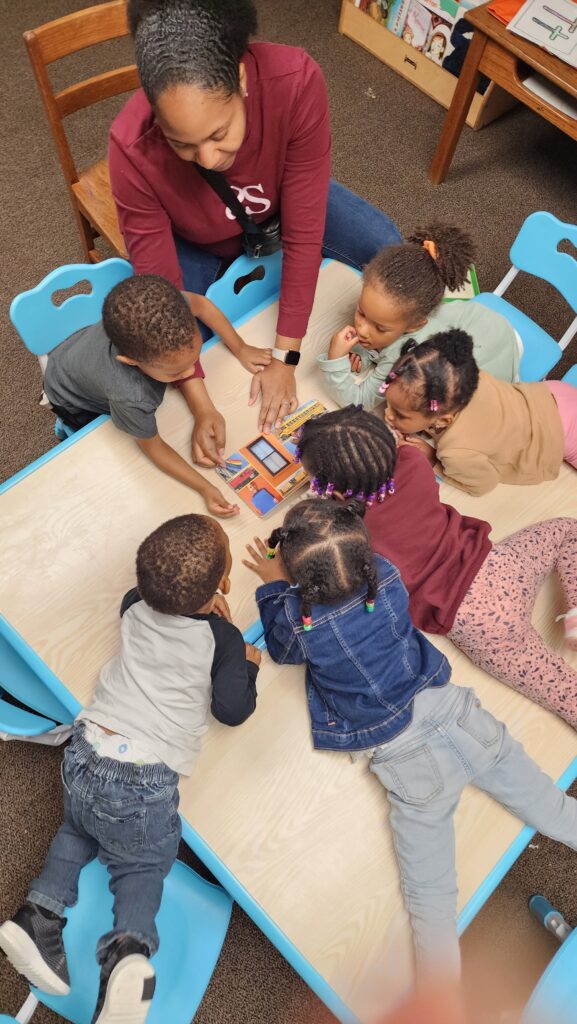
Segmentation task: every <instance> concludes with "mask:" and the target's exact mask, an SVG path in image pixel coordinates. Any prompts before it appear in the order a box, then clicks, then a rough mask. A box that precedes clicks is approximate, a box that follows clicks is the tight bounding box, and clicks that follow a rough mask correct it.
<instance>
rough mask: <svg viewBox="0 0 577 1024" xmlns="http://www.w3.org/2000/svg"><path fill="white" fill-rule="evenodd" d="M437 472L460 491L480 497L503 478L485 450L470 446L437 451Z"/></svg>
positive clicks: (492, 488)
mask: <svg viewBox="0 0 577 1024" xmlns="http://www.w3.org/2000/svg"><path fill="white" fill-rule="evenodd" d="M434 468H435V472H436V473H438V474H439V476H441V477H442V478H443V480H444V481H445V483H448V484H452V485H453V487H458V488H459V490H460V491H466V492H467V494H473V495H475V496H476V497H479V496H480V495H481V494H488V493H489V491H492V490H494V489H495V487H496V486H497V484H498V483H500V482H501V478H500V476H499V474H498V472H497V470H496V469H495V467H494V465H493V463H492V462H490V461H489V459H488V458H487V456H486V455H484V454H483V452H476V451H472V450H470V449H468V448H451V449H450V450H446V451H443V452H442V453H441V455H439V452H438V451H437V462H436V463H435V467H434Z"/></svg>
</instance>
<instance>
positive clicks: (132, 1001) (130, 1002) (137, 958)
mask: <svg viewBox="0 0 577 1024" xmlns="http://www.w3.org/2000/svg"><path fill="white" fill-rule="evenodd" d="M147 982H148V984H147ZM153 995H154V967H153V966H152V964H151V963H150V960H148V959H147V958H146V957H145V956H142V955H141V954H140V953H132V954H131V955H130V956H125V957H124V958H123V959H122V960H121V961H120V962H119V963H117V965H116V967H115V968H114V970H113V971H112V974H111V975H110V978H109V979H108V985H107V988H106V996H105V999H104V1004H103V1006H102V1009H101V1011H100V1013H99V1015H98V1017H97V1018H96V1020H95V1021H94V1024H144V1021H145V1020H146V1018H147V1016H148V1011H149V1009H150V1004H151V1001H152V996H153Z"/></svg>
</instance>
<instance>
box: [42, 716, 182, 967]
mask: <svg viewBox="0 0 577 1024" xmlns="http://www.w3.org/2000/svg"><path fill="white" fill-rule="evenodd" d="M83 733H84V730H83V727H82V725H81V724H77V725H76V726H75V728H74V733H73V737H72V742H71V744H70V746H69V747H68V748H67V750H66V752H65V754H64V761H63V763H62V782H63V790H64V824H63V825H62V826H61V828H60V829H59V830H58V832H57V833H56V835H55V837H54V839H53V841H52V844H51V846H50V849H49V851H48V856H47V858H46V861H45V862H44V867H43V868H42V871H41V873H40V875H39V877H38V878H36V879H35V880H34V881H33V882H32V884H31V886H30V892H29V893H28V899H29V900H30V901H31V902H32V903H37V904H38V905H39V906H41V907H45V908H46V909H47V910H51V911H53V912H54V913H56V914H60V916H63V915H64V912H65V910H66V907H72V906H74V904H75V903H76V901H77V899H78V879H79V876H80V872H81V870H82V868H83V867H84V866H85V865H86V864H88V863H89V862H90V861H91V860H93V859H94V858H95V857H98V859H99V860H100V861H102V863H103V864H105V865H106V867H107V868H108V871H109V873H110V891H111V892H112V893H113V895H114V927H113V929H112V931H110V932H107V934H106V935H103V936H102V937H101V938H100V939H99V941H98V946H97V949H96V959H97V960H98V963H102V962H103V961H104V960H105V959H106V954H107V950H108V948H109V946H110V945H111V943H112V942H114V940H115V939H117V938H118V937H119V936H120V935H127V934H128V935H132V936H133V937H134V938H135V939H137V940H138V941H139V942H142V943H144V945H145V946H147V947H148V950H149V954H150V956H152V955H153V954H154V953H155V952H156V950H157V949H158V933H157V931H156V926H155V923H154V921H155V918H156V915H157V913H158V909H159V907H160V901H161V899H162V889H163V883H164V879H165V877H166V875H167V874H168V872H169V871H170V869H171V867H172V865H173V864H174V861H175V859H176V854H177V851H178V844H179V841H180V832H181V825H180V818H179V816H178V810H177V809H178V788H177V787H178V775H177V773H176V772H173V771H172V770H171V769H170V768H167V766H166V765H165V764H145V765H140V766H139V765H136V764H132V763H129V762H121V761H115V760H113V759H112V758H109V757H98V755H97V754H96V753H95V752H94V748H93V747H92V746H91V745H90V744H89V743H87V742H86V740H85V739H84V735H83Z"/></svg>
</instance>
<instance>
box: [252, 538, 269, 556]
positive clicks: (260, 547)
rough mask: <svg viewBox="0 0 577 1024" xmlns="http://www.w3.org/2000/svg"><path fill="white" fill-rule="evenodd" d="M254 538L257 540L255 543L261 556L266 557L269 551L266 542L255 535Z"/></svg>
mask: <svg viewBox="0 0 577 1024" xmlns="http://www.w3.org/2000/svg"><path fill="white" fill-rule="evenodd" d="M253 539H254V542H255V544H256V546H257V550H258V552H259V555H260V557H261V558H266V555H267V551H268V548H267V546H266V544H264V543H263V542H262V540H261V539H260V537H254V538H253Z"/></svg>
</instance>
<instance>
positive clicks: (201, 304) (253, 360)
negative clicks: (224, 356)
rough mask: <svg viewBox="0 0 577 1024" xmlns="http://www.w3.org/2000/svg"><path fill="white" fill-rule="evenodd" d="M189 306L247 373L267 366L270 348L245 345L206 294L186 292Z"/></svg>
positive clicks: (255, 371)
mask: <svg viewBox="0 0 577 1024" xmlns="http://www.w3.org/2000/svg"><path fill="white" fill-rule="evenodd" d="M186 296H187V298H188V302H189V305H190V308H191V310H192V312H193V313H194V315H195V316H196V317H198V319H199V320H202V322H203V324H206V326H207V327H210V330H211V331H212V332H213V334H217V335H218V336H219V338H220V340H221V341H222V343H223V345H226V347H227V349H228V350H229V352H232V354H233V356H236V358H237V359H238V361H239V362H240V363H241V365H242V366H244V368H245V370H248V372H249V373H259V372H260V370H263V369H264V367H265V366H268V365H269V363H270V361H271V359H272V350H271V349H270V348H257V347H256V346H255V345H247V344H246V342H245V341H243V339H242V338H241V336H240V334H238V333H237V332H236V331H235V329H234V327H233V326H232V324H231V322H230V320H228V319H227V317H226V316H225V315H224V313H222V312H221V310H220V309H219V308H218V306H215V304H214V302H211V301H210V299H207V298H206V295H197V294H196V293H194V292H186Z"/></svg>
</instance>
